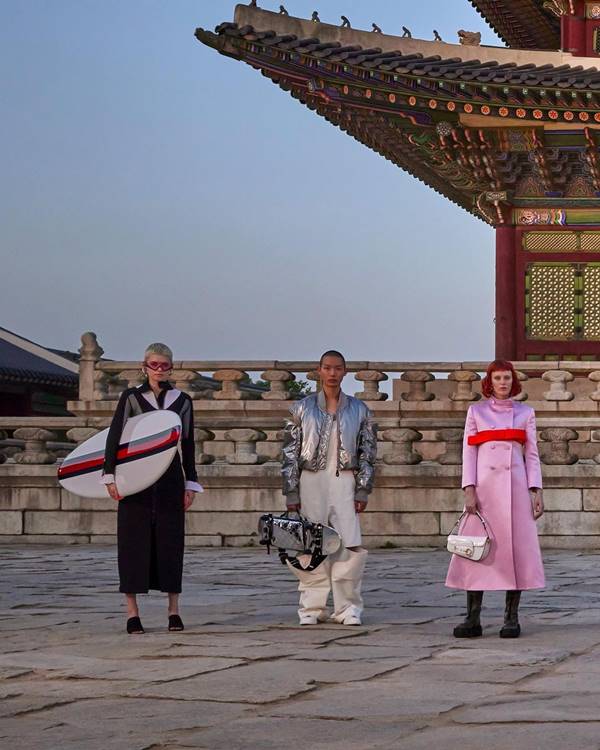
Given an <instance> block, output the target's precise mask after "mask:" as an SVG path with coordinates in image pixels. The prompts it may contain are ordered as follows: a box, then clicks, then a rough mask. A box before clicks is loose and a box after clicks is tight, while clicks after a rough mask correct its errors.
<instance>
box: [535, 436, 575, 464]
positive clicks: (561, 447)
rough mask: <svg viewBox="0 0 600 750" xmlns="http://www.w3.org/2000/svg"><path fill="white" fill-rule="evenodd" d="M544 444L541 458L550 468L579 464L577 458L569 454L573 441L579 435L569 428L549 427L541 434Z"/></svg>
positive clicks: (541, 447) (541, 448)
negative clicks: (570, 444)
mask: <svg viewBox="0 0 600 750" xmlns="http://www.w3.org/2000/svg"><path fill="white" fill-rule="evenodd" d="M540 437H541V439H542V441H543V442H542V444H541V446H540V458H541V460H542V462H543V463H545V464H547V465H548V466H566V465H568V464H574V463H577V456H576V455H574V454H573V453H570V452H569V443H570V442H571V440H577V438H578V437H579V434H578V433H577V432H575V430H571V429H570V428H568V427H548V428H546V429H545V430H542V431H541V432H540Z"/></svg>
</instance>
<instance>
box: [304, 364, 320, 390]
mask: <svg viewBox="0 0 600 750" xmlns="http://www.w3.org/2000/svg"><path fill="white" fill-rule="evenodd" d="M306 379H307V380H310V381H311V382H312V383H314V384H315V391H316V392H317V393H318V392H319V391H320V390H321V378H320V377H319V373H318V371H317V370H310V372H307V373H306Z"/></svg>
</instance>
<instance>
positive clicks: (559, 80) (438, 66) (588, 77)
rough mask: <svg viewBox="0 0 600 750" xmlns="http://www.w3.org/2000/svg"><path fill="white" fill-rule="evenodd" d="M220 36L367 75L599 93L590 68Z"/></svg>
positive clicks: (230, 31)
mask: <svg viewBox="0 0 600 750" xmlns="http://www.w3.org/2000/svg"><path fill="white" fill-rule="evenodd" d="M215 32H216V33H217V34H218V35H219V36H226V37H234V38H239V39H243V40H245V41H247V42H252V41H255V42H257V43H259V44H260V45H261V46H263V47H275V48H277V49H279V50H283V51H290V52H293V51H296V52H299V53H302V54H303V55H310V56H311V57H315V58H317V59H322V60H327V62H339V63H344V64H347V65H353V66H360V67H362V68H365V69H367V70H369V71H374V70H378V71H381V72H384V73H397V74H402V73H406V74H412V75H422V76H428V77H432V78H435V79H440V78H443V79H447V80H448V81H474V82H475V81H476V82H479V83H498V84H502V83H505V84H518V85H524V86H527V85H528V86H551V87H558V88H567V87H572V88H575V89H600V71H599V70H598V69H597V68H595V67H592V68H583V67H582V66H576V67H571V66H569V65H560V66H554V65H541V66H536V65H534V64H533V63H529V64H527V65H517V64H516V63H503V64H500V63H498V62H496V61H489V62H481V61H480V60H461V59H460V58H458V57H454V58H446V59H443V58H441V57H440V56H439V55H431V56H429V57H424V56H423V55H421V54H412V55H403V54H402V53H401V52H400V51H396V52H382V51H381V49H380V48H379V47H371V48H369V49H365V48H363V47H360V46H358V45H353V46H346V47H344V46H342V45H341V44H340V43H339V42H321V41H320V40H319V39H318V38H316V37H311V38H306V39H298V37H296V36H294V35H292V34H290V35H286V36H278V35H277V34H276V33H275V32H274V31H259V30H257V29H255V28H254V27H253V26H243V27H241V28H240V27H238V26H237V24H235V23H222V24H220V25H219V26H217V28H216V29H215ZM196 36H197V37H198V38H199V39H200V40H201V41H204V42H206V41H207V39H206V32H204V31H203V30H201V29H199V30H198V31H197V32H196Z"/></svg>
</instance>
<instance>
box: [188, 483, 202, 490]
mask: <svg viewBox="0 0 600 750" xmlns="http://www.w3.org/2000/svg"><path fill="white" fill-rule="evenodd" d="M185 488H186V490H192V492H204V487H203V486H202V485H201V484H198V482H186V483H185Z"/></svg>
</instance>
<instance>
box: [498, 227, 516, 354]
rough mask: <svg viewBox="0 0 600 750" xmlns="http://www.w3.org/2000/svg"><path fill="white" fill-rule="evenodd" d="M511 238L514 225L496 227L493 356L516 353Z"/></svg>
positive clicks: (513, 252) (514, 279) (513, 245)
mask: <svg viewBox="0 0 600 750" xmlns="http://www.w3.org/2000/svg"><path fill="white" fill-rule="evenodd" d="M515 242H516V231H515V227H514V226H512V225H500V226H497V227H496V357H497V358H501V359H516V355H517V324H516V321H517V304H518V300H517V289H516V278H515V273H516V269H515V253H516V247H515Z"/></svg>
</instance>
